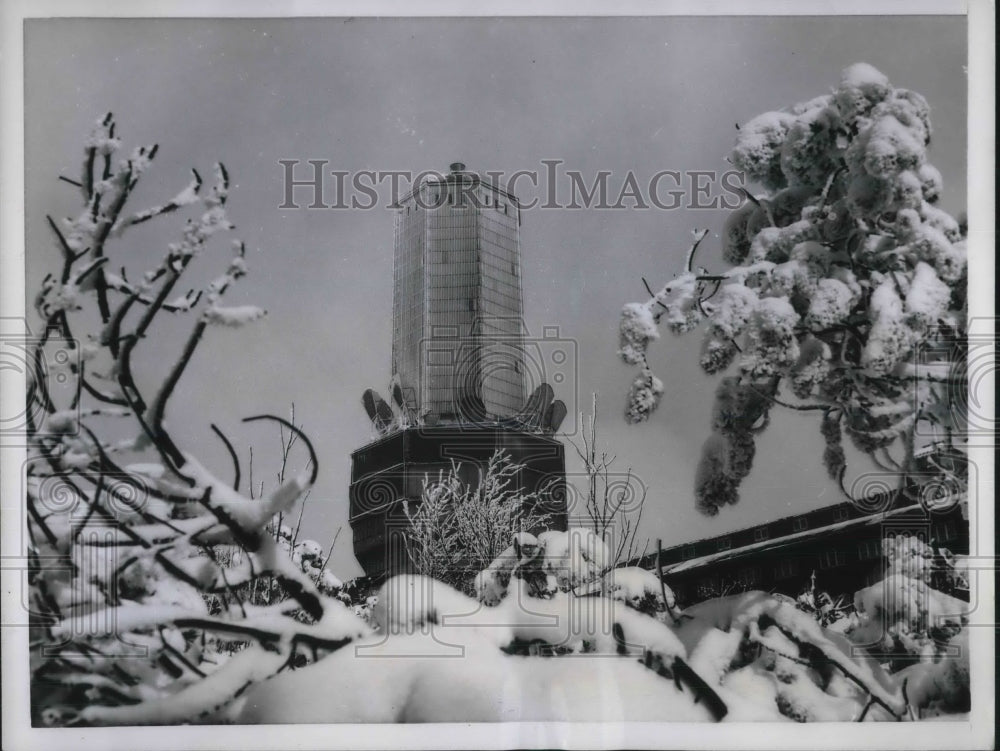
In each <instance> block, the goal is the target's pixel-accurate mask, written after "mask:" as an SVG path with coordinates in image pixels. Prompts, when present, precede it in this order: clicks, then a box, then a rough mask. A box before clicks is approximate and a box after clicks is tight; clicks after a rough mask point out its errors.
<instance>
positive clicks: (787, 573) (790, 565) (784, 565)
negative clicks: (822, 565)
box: [774, 560, 799, 579]
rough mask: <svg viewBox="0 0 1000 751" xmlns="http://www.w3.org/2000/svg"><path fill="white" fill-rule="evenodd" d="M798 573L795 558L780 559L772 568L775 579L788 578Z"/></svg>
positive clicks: (797, 564)
mask: <svg viewBox="0 0 1000 751" xmlns="http://www.w3.org/2000/svg"><path fill="white" fill-rule="evenodd" d="M797 573H799V562H798V561H796V560H788V561H782V562H781V563H779V564H778V565H777V566H776V567H775V569H774V577H775V578H776V579H788V578H790V577H792V576H795V575H796V574H797Z"/></svg>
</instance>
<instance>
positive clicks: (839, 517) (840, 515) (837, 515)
mask: <svg viewBox="0 0 1000 751" xmlns="http://www.w3.org/2000/svg"><path fill="white" fill-rule="evenodd" d="M846 518H847V509H846V508H844V507H843V506H838V507H837V508H835V509H834V510H833V520H834V521H835V522H842V521H844V520H845V519H846Z"/></svg>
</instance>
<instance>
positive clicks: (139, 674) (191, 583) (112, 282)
mask: <svg viewBox="0 0 1000 751" xmlns="http://www.w3.org/2000/svg"><path fill="white" fill-rule="evenodd" d="M121 153H122V143H121V140H120V137H119V135H118V134H117V133H116V124H115V121H114V119H113V118H112V116H111V115H110V114H108V115H107V116H106V117H104V118H102V119H101V120H100V121H99V122H98V123H97V125H96V126H95V128H94V131H93V133H92V134H91V136H90V137H89V138H88V140H87V142H86V144H85V147H84V156H83V168H82V175H81V179H80V180H79V181H75V180H67V181H66V182H69V183H71V184H73V185H76V186H77V187H78V188H79V190H80V193H81V197H82V207H81V210H80V212H79V214H78V215H77V216H76V217H75V218H71V219H67V220H65V221H63V222H57V221H56V220H54V219H52V218H51V217H50V218H49V219H48V225H49V228H50V229H51V231H52V235H53V239H54V240H55V242H56V244H57V246H58V248H59V250H60V252H61V257H62V266H61V268H60V269H59V270H58V271H57V272H55V273H52V274H49V275H48V276H46V277H45V279H44V281H43V283H42V285H41V289H40V290H39V292H38V294H37V296H36V298H35V309H36V311H37V312H38V315H39V316H40V317H41V320H42V324H43V333H42V335H41V337H40V338H39V340H38V342H37V344H36V346H35V349H34V353H33V357H34V360H35V364H36V367H35V371H34V374H33V376H34V377H32V378H30V379H29V384H28V396H27V398H28V405H29V409H28V410H27V413H26V414H27V419H28V421H29V422H28V426H27V427H28V435H29V443H30V445H29V466H28V470H27V475H28V479H27V494H26V498H25V503H26V505H27V510H28V529H27V531H28V534H29V539H30V550H29V558H30V570H29V577H30V598H31V609H32V610H31V621H30V626H31V629H30V631H31V640H32V653H31V669H32V696H33V701H32V709H33V713H34V716H35V721H36V722H37V723H41V724H46V725H61V724H72V723H107V722H110V723H140V724H141V723H161V722H191V721H195V720H206V719H207V720H211V719H218V717H219V712H222V711H224V710H225V708H226V707H227V706H228V705H229V702H230V701H231V700H232V699H233V698H234V697H235V696H236V695H237V694H238V693H240V692H241V691H243V690H244V689H245V688H246V686H247V685H249V683H252V682H253V681H256V680H260V679H263V678H266V677H267V676H268V675H270V674H271V673H272V672H274V671H276V670H278V669H280V668H281V667H282V666H284V665H288V664H292V663H293V662H294V660H295V659H296V658H297V655H299V654H300V653H301V652H302V650H303V649H305V650H306V652H307V653H308V655H309V656H311V657H312V658H315V657H316V655H317V652H318V651H319V650H324V651H329V650H332V649H336V648H338V647H339V646H341V645H343V644H344V643H346V642H348V641H350V640H351V639H353V638H356V637H357V636H359V635H362V634H365V633H368V632H369V627H368V626H367V624H366V623H364V622H363V621H362V620H361V619H358V618H356V617H355V616H354V615H353V614H352V613H350V612H348V610H347V608H346V606H345V605H344V604H343V603H342V602H340V601H339V600H337V599H335V598H333V597H331V596H330V594H331V592H330V588H329V587H323V586H321V585H322V583H323V582H324V581H325V580H324V579H323V577H315V576H311V575H310V574H309V573H307V568H306V567H304V566H302V565H300V562H299V561H297V560H296V559H295V556H294V555H289V551H288V550H287V546H284V547H283V546H282V545H280V544H279V542H278V541H277V540H276V539H275V538H276V537H278V538H280V535H278V534H276V535H271V534H270V533H269V532H268V531H267V529H266V528H267V525H268V524H269V523H270V522H271V520H272V518H274V517H275V516H276V515H280V514H285V513H288V512H290V511H291V509H292V508H293V507H294V506H295V504H296V503H297V502H298V501H299V500H300V499H301V498H302V497H303V495H304V494H307V493H308V491H309V488H310V487H311V486H312V485H313V483H314V482H315V480H316V474H317V472H318V462H317V456H316V452H315V450H314V449H313V447H312V444H311V443H310V442H309V439H308V437H307V436H306V435H305V434H304V433H303V432H302V431H301V429H300V428H299V427H298V426H296V425H294V424H293V422H289V421H286V420H284V419H283V418H280V417H274V416H271V415H254V416H250V417H247V418H245V420H244V423H254V422H258V421H269V422H276V423H278V424H279V425H280V426H281V431H282V439H283V446H285V447H286V450H285V451H284V453H283V456H282V471H281V474H280V476H279V478H278V481H277V482H276V483H275V484H274V487H273V488H272V489H270V490H269V492H267V493H265V494H263V495H262V496H261V497H258V498H253V497H252V494H251V495H247V494H244V493H243V492H241V491H240V489H239V485H240V467H239V462H238V460H237V459H236V453H235V451H234V450H233V448H232V443H231V442H230V440H229V439H228V438H227V437H226V436H225V434H224V433H223V432H222V431H221V429H220V428H219V427H218V426H216V425H214V424H213V425H212V426H211V429H212V430H214V431H215V432H216V434H217V435H218V436H219V437H220V438H221V439H222V440H223V441H224V443H225V444H226V447H227V449H228V451H229V453H230V456H231V457H232V458H233V461H234V468H233V469H234V473H235V480H234V481H232V482H226V481H223V480H221V479H220V478H219V477H218V476H217V475H216V474H215V473H214V472H213V471H212V470H211V469H209V468H208V467H206V466H204V465H203V464H202V463H201V462H200V461H199V460H198V459H197V458H195V456H193V455H192V454H191V453H189V452H188V451H186V450H185V449H184V447H183V445H182V443H181V441H180V440H178V439H177V438H176V437H175V435H174V434H173V433H172V432H171V430H170V427H169V418H170V415H171V406H172V399H174V398H175V395H176V387H177V385H178V383H179V382H180V381H181V379H182V377H183V375H184V372H185V370H186V368H187V366H188V365H189V364H190V363H191V361H192V360H193V358H194V357H196V356H197V352H198V350H199V348H201V347H204V346H207V345H206V344H205V342H206V332H207V331H208V329H209V328H210V327H212V326H216V325H223V326H242V325H244V324H247V323H250V322H252V321H254V320H256V319H258V318H260V317H261V316H263V315H264V311H263V310H261V309H260V308H258V307H256V306H244V305H240V306H236V307H226V306H224V305H223V297H224V295H225V294H226V292H227V291H228V290H229V289H230V288H231V287H232V286H233V285H234V284H235V283H236V282H237V281H238V280H239V279H240V278H241V277H243V276H244V275H245V274H246V272H247V264H246V260H245V251H244V245H243V243H242V242H240V241H238V240H237V241H233V242H232V243H230V244H229V246H228V248H230V249H229V250H227V246H226V245H225V244H220V243H219V242H218V241H217V236H221V235H222V234H223V233H225V232H227V231H229V230H231V229H232V225H231V223H230V222H229V220H228V218H227V216H226V200H227V197H228V192H229V175H228V173H227V171H226V169H225V167H223V166H222V165H221V164H218V165H216V167H215V171H214V175H215V179H214V182H213V183H212V184H211V186H207V185H206V184H205V183H204V181H203V180H202V178H201V176H200V174H199V173H198V172H196V171H195V172H194V179H193V180H192V182H191V183H190V184H189V185H188V186H187V187H185V188H184V189H183V190H182V191H180V192H179V193H178V194H177V195H176V196H174V197H173V198H171V199H169V200H168V201H166V202H164V203H162V204H160V205H157V206H154V207H151V208H148V209H144V210H140V211H138V212H136V213H132V214H129V213H127V212H128V208H129V203H130V199H131V197H132V195H133V192H134V190H135V188H136V185H137V184H138V183H139V181H140V179H142V178H144V177H145V175H146V174H147V173H148V171H149V170H150V168H151V167H152V164H153V161H154V159H155V157H156V155H157V153H158V148H157V147H156V146H151V147H139V148H136V149H134V150H133V151H132V152H131V153H130V154H129V155H127V156H124V157H123V156H121ZM185 211H190V212H191V216H189V217H188V218H186V219H185V220H184V221H183V222H182V223H181V224H180V228H179V232H178V235H177V237H176V239H175V240H174V241H173V242H171V243H169V244H168V245H167V247H166V252H165V253H164V255H163V257H162V258H161V260H160V261H159V262H158V263H157V264H155V265H154V266H153V267H152V268H149V269H136V268H134V257H135V255H136V254H135V253H134V252H130V251H132V250H133V248H131V247H130V245H129V238H130V237H131V234H132V231H133V228H134V227H135V226H136V225H140V224H145V223H147V222H151V221H163V220H166V219H167V218H172V217H180V216H182V215H183V213H184V212H185ZM220 254H221V255H222V258H221V259H220V258H219V255H220ZM196 261H200V262H201V263H208V264H209V265H216V266H221V269H222V271H221V273H219V274H218V275H217V276H215V277H214V278H212V277H209V278H208V281H207V283H203V282H194V283H193V284H194V286H193V288H192V289H190V290H188V291H187V292H184V293H182V294H180V295H179V296H178V295H176V294H175V290H176V289H177V287H178V285H179V284H180V283H181V281H182V279H186V278H187V277H188V276H190V273H191V269H192V268H193V267H194V266H195V262H196ZM112 269H118V271H112ZM163 315H173V316H179V317H189V318H191V319H192V324H191V328H190V333H189V334H188V336H187V338H186V341H185V342H184V343H183V345H182V346H181V348H180V351H178V352H177V353H176V354H174V355H173V356H171V355H169V354H168V352H167V351H166V349H165V348H164V346H163V345H162V343H161V342H159V341H158V340H157V338H156V336H155V332H156V328H155V327H154V321H156V320H158V319H159V318H160V317H161V316H163ZM58 350H62V351H63V352H65V351H67V350H68V351H76V352H77V353H78V355H79V357H78V358H76V359H74V358H66V357H62V358H61V359H60V358H58V357H57V356H56V354H54V353H56V352H57V351H58ZM140 359H141V360H142V370H143V373H142V377H141V378H140V377H139V376H138V375H137V365H138V363H139V361H140ZM59 368H61V369H62V370H61V371H60V372H62V373H64V374H65V376H66V378H46V377H45V376H46V374H52V373H54V372H56V371H57V370H58V369H59ZM150 371H152V375H151V374H150ZM205 427H206V429H208V427H209V426H208V425H207V424H206V426H205ZM286 436H291V437H290V438H286ZM293 445H296V446H301V447H302V448H303V449H304V454H305V456H304V461H302V459H301V458H300V457H299V456H294V458H293V454H292V453H290V450H291V447H292V446H293ZM300 465H301V466H302V469H300V470H299V469H293V468H295V467H298V466H300ZM286 468H287V469H288V473H287V475H286V474H285V469H286ZM278 526H279V528H280V525H278ZM219 546H225V548H226V549H227V550H228V551H229V557H228V560H227V561H224V562H223V561H220V559H219V556H218V555H217V551H219V550H220V548H219ZM298 552H299V553H300V555H299V558H305V557H306V556H307V555H309V556H312V557H316V556H317V555H318V553H317V552H316V551H314V550H311V549H310V550H308V551H306V550H303V551H298ZM320 552H321V551H320ZM237 559H238V560H237ZM234 560H237V564H238V565H233V563H234ZM324 565H325V564H324ZM317 568H318V567H317ZM261 578H267V579H268V581H270V580H271V579H273V580H274V581H276V582H278V583H279V584H280V586H281V589H282V591H283V593H285V595H286V596H287V597H288V599H287V601H286V602H282V603H280V604H279V605H277V606H275V607H271V608H262V607H260V606H259V605H256V604H254V603H252V602H245V601H244V598H243V597H241V596H240V594H239V593H238V590H239V589H240V588H245V587H246V586H248V585H251V584H252V583H253V582H255V581H257V580H260V579H261ZM220 635H221V636H227V637H230V638H232V637H234V636H235V637H237V638H239V639H243V640H245V641H246V643H247V644H251V643H255V644H256V645H258V646H255V647H253V648H252V649H248V650H247V652H246V655H245V659H244V657H243V656H242V655H241V656H240V657H239V658H234V659H232V660H231V661H228V662H227V658H228V656H229V655H228V654H226V653H225V652H224V651H220V650H218V649H217V644H218V639H219V637H220ZM255 650H261V654H262V655H264V654H266V655H267V657H266V659H263V658H262V657H261V656H256V657H255V656H254V654H255Z"/></svg>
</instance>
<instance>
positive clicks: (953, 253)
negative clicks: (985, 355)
mask: <svg viewBox="0 0 1000 751" xmlns="http://www.w3.org/2000/svg"><path fill="white" fill-rule="evenodd" d="M930 140H931V123H930V107H929V106H928V104H927V102H926V101H925V100H924V98H923V97H922V96H921V95H920V94H917V93H916V92H913V91H909V90H906V89H901V88H895V87H893V86H892V85H891V84H890V83H889V81H888V79H887V78H886V77H885V76H884V75H883V74H882V73H880V72H879V71H878V70H876V69H874V68H873V67H871V66H870V65H867V64H864V63H859V64H856V65H853V66H851V67H849V68H847V69H846V70H845V71H844V72H843V75H842V77H841V81H840V84H839V86H838V87H837V88H836V89H835V90H834V91H833V92H832V93H830V94H826V95H823V96H819V97H816V98H815V99H812V100H810V101H808V102H803V103H800V104H796V105H794V106H792V107H790V108H788V109H785V110H781V111H778V112H768V113H765V114H762V115H759V116H757V117H755V118H753V119H752V120H750V121H749V122H747V123H746V124H744V125H743V126H742V127H740V129H739V134H738V136H737V138H736V144H735V146H734V148H733V151H732V154H731V156H730V161H731V162H732V163H733V165H734V166H736V167H737V168H738V169H740V170H742V171H743V172H744V173H745V175H746V177H747V178H748V179H749V180H750V181H751V182H752V183H755V184H757V185H759V186H760V187H761V188H762V189H763V192H762V193H761V194H760V195H752V194H750V193H747V194H746V198H747V200H746V201H745V203H744V204H743V205H742V206H741V207H740V208H739V209H737V210H736V211H734V212H733V213H732V214H731V215H730V216H729V218H728V220H727V221H726V226H725V231H724V233H723V255H724V257H725V260H726V261H727V262H729V263H730V264H732V266H731V268H729V269H728V270H726V271H722V272H719V273H709V272H708V271H706V270H705V269H703V268H700V267H698V266H697V265H696V263H695V256H696V253H697V250H698V248H699V245H700V244H701V243H702V241H703V240H704V238H705V236H706V234H707V231H702V232H697V233H695V240H694V242H693V244H692V246H691V249H690V251H689V252H688V254H687V257H686V262H685V267H684V269H683V270H682V273H680V274H679V275H678V276H676V277H675V278H674V279H672V280H670V281H669V282H667V283H666V284H665V285H663V286H662V287H661V288H660V289H659V290H656V291H653V289H652V288H651V287H650V286H649V285H648V284H647V285H646V288H647V290H649V295H650V296H649V298H648V299H647V300H645V301H643V302H635V303H629V304H627V305H626V306H625V307H624V309H623V311H622V317H621V326H620V334H621V347H620V350H619V354H620V356H621V357H622V359H623V360H624V361H625V362H626V363H629V364H631V365H635V366H637V367H638V369H639V372H638V374H637V375H636V376H635V379H634V381H633V384H632V388H631V391H630V394H629V399H628V407H627V410H626V417H627V419H628V420H629V421H632V422H639V421H642V420H645V419H647V418H648V417H649V415H650V414H651V413H652V412H653V411H654V410H655V409H656V406H657V404H658V403H659V400H660V398H661V396H662V393H663V384H662V381H661V380H660V379H659V378H657V377H656V376H655V375H654V374H653V372H652V369H651V368H650V365H649V363H648V361H647V357H646V353H647V350H648V347H649V345H650V344H651V342H653V341H654V340H656V339H658V338H659V335H660V327H661V326H662V325H663V324H666V326H667V328H669V329H670V331H672V332H673V333H675V334H684V333H687V332H689V331H691V330H693V329H695V328H696V327H698V326H703V328H704V340H703V346H702V355H701V366H702V368H703V369H704V370H705V372H706V373H709V374H715V373H723V372H725V371H728V370H730V368H734V369H735V373H734V374H732V375H728V376H726V377H725V378H723V379H722V381H721V382H720V384H719V387H718V390H717V392H716V405H715V411H714V413H713V416H712V427H713V432H712V435H711V437H710V438H709V439H708V440H707V441H706V443H705V446H704V449H703V455H702V460H701V464H700V466H699V467H698V471H697V479H696V487H695V494H696V497H697V505H698V508H699V509H700V510H702V511H703V512H704V513H706V514H716V513H718V511H719V509H720V508H722V507H723V506H725V505H726V504H732V503H736V502H737V501H738V499H739V486H740V483H741V481H742V480H743V478H744V477H746V475H747V474H748V473H749V471H750V468H751V466H752V463H753V456H754V450H755V435H756V433H757V432H759V431H760V430H762V429H763V428H764V427H766V425H767V421H768V415H769V413H770V411H771V409H772V408H773V407H774V406H776V405H779V406H782V407H790V408H793V409H797V410H801V411H807V412H812V411H815V412H818V413H819V416H820V422H821V430H822V434H823V437H824V439H825V441H826V449H825V451H824V455H823V462H824V464H825V466H826V468H827V470H828V472H829V474H830V476H831V477H832V478H834V479H835V480H837V481H838V483H839V484H840V485H841V488H842V489H844V492H845V493H847V494H848V495H849V493H848V491H847V490H846V488H844V483H843V478H844V472H845V468H846V461H845V453H844V450H843V447H842V441H843V437H844V436H845V435H846V436H847V438H848V439H849V440H850V441H851V442H852V443H853V444H854V445H855V446H856V447H857V448H858V449H859V450H860V451H861V452H864V453H865V454H868V455H869V456H872V457H873V459H874V460H875V461H878V462H879V464H880V465H882V466H885V465H890V466H894V467H896V468H898V470H899V472H900V475H901V479H900V487H901V488H904V487H905V484H906V483H905V479H906V474H907V472H909V471H912V469H913V466H914V465H913V459H914V457H913V454H914V441H913V436H914V429H915V426H916V425H917V424H918V423H920V424H922V425H933V426H935V429H936V430H937V431H938V434H939V435H940V437H941V439H942V440H943V441H944V442H945V443H946V444H947V446H948V447H949V448H951V447H953V445H954V442H955V441H956V440H957V439H958V438H960V436H961V433H962V432H963V430H964V426H963V424H962V423H963V421H964V417H963V415H962V414H961V405H962V404H964V394H965V391H966V388H967V385H966V383H965V380H964V378H962V377H961V370H960V366H961V363H962V362H963V360H964V353H965V349H966V347H967V343H966V287H967V280H966V246H965V230H964V228H963V226H962V225H961V224H960V223H959V222H958V221H956V220H955V219H954V218H952V217H951V216H950V215H949V214H948V213H946V212H945V211H943V210H942V209H941V208H939V206H938V201H939V199H940V196H941V192H942V180H941V174H940V173H939V172H938V170H937V169H935V167H934V166H933V165H931V164H930V162H928V160H927V147H928V145H929V144H930ZM891 450H895V451H896V454H895V456H893V455H892V454H889V455H888V459H887V458H886V455H887V452H890V451H891Z"/></svg>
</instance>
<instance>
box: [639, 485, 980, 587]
mask: <svg viewBox="0 0 1000 751" xmlns="http://www.w3.org/2000/svg"><path fill="white" fill-rule="evenodd" d="M907 490H908V491H909V492H906V493H899V492H893V493H888V494H886V495H884V496H883V497H881V498H869V499H866V503H864V504H857V503H852V502H849V501H845V502H843V503H838V504H834V505H831V506H826V507H824V508H819V509H815V510H813V511H807V512H805V513H801V514H796V515H794V516H786V517H783V518H780V519H775V520H773V521H770V522H766V523H764V524H758V525H756V526H753V527H748V528H745V529H740V530H736V531H733V532H727V533H726V534H722V535H718V536H715V537H710V538H706V539H702V540H695V541H692V542H688V543H684V544H682V545H675V546H672V547H670V548H664V549H663V550H661V551H659V565H660V574H661V576H662V577H663V578H664V580H665V581H666V583H667V584H668V585H669V586H670V588H671V589H672V590H673V591H674V593H675V595H676V596H677V598H678V600H679V601H680V602H681V603H683V604H685V605H689V604H692V603H695V602H700V601H702V600H706V599H709V598H712V597H717V596H720V595H725V594H732V593H736V592H741V591H745V590H748V589H762V590H767V591H774V592H780V593H782V594H787V595H793V596H794V595H797V594H799V593H800V592H802V591H803V589H804V588H806V587H807V586H808V585H810V583H811V579H812V577H813V575H814V574H815V577H816V578H815V584H816V587H817V588H818V589H820V590H823V591H826V592H828V593H830V594H831V595H849V594H851V593H853V592H855V591H857V590H858V589H861V588H862V587H865V586H867V585H869V584H871V583H872V582H874V581H875V580H878V579H881V578H882V576H883V564H884V561H883V556H882V540H883V539H884V538H886V537H891V536H893V535H903V534H906V535H913V536H916V537H918V538H919V539H921V540H922V541H923V542H925V543H928V544H930V545H932V546H933V547H944V548H947V549H949V550H950V551H951V552H952V553H955V554H956V555H967V554H968V553H969V521H968V515H969V504H968V497H967V494H966V493H964V492H956V493H944V494H939V495H938V497H935V494H934V493H933V492H928V491H933V490H934V488H933V487H931V486H930V485H929V484H928V485H927V487H922V486H921V483H920V481H919V479H918V480H914V481H913V482H912V483H911V484H910V485H909V486H908V488H907ZM633 564H634V565H639V566H642V567H644V568H647V569H655V568H656V565H657V554H656V553H651V554H649V555H646V556H643V557H642V558H641V559H638V560H636V561H633Z"/></svg>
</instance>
